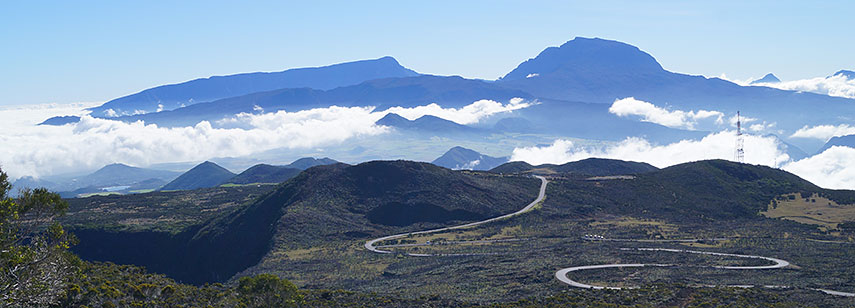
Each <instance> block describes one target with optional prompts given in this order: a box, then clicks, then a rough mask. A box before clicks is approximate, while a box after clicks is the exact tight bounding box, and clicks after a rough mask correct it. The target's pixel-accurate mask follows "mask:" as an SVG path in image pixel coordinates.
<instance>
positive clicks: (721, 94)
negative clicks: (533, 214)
mask: <svg viewBox="0 0 855 308" xmlns="http://www.w3.org/2000/svg"><path fill="white" fill-rule="evenodd" d="M329 76H338V77H336V78H327V77H329ZM835 76H838V77H835ZM847 76H848V75H846V71H841V72H838V73H836V74H834V75H833V76H831V77H834V78H844V80H845V78H848V77H847ZM831 77H829V78H831ZM775 80H777V77H775V76H774V75H772V74H769V75H767V76H765V77H764V78H762V79H760V80H757V81H756V83H755V85H757V86H741V85H739V84H735V83H732V82H729V81H726V80H723V79H719V78H706V77H703V76H692V75H686V74H680V73H674V72H670V71H668V70H666V69H665V68H663V66H662V65H661V64H660V63H658V62H657V61H656V59H655V58H654V57H653V56H652V55H650V54H648V53H646V52H644V51H642V50H641V49H639V48H637V47H635V46H632V45H629V44H625V43H622V42H617V41H610V40H605V39H599V38H576V39H573V40H571V41H568V42H566V43H564V44H562V45H560V46H557V47H549V48H546V49H545V50H543V51H542V52H541V53H540V54H538V55H537V56H536V57H534V58H531V59H529V60H527V61H525V62H523V63H521V64H520V65H518V66H517V67H516V68H515V69H514V70H512V71H511V72H509V73H508V74H506V75H505V76H503V77H502V78H500V79H499V80H496V81H483V80H472V79H465V78H461V77H456V76H434V75H420V74H417V73H415V72H413V71H412V70H409V69H407V68H405V67H404V66H402V65H400V64H399V63H398V62H397V61H396V60H394V59H393V58H391V57H384V58H380V59H377V60H366V61H357V62H351V63H343V64H337V65H332V66H328V67H321V68H307V69H294V70H287V71H283V72H279V73H252V74H240V75H231V76H222V77H212V78H208V79H199V80H193V81H189V82H186V83H181V84H176V85H168V86H163V87H157V88H152V89H148V90H144V91H142V92H140V93H137V94H134V95H130V96H126V97H123V98H118V99H115V100H112V101H110V102H108V103H106V104H104V105H102V106H100V107H96V108H93V109H92V110H93V112H92V113H91V116H93V117H95V118H84V119H81V120H80V122H76V121H77V118H54V119H51V120H48V121H46V124H62V123H72V124H73V123H77V124H75V125H77V127H81V126H83V127H89V129H88V130H87V131H93V132H94V131H102V130H104V129H108V130H121V131H125V130H127V131H128V134H134V133H132V132H134V131H137V130H145V131H146V133H152V132H155V131H156V132H159V133H161V134H162V135H163V136H164V138H167V137H168V138H173V139H175V141H174V142H175V143H176V144H182V145H187V146H188V148H192V147H208V146H209V145H210V144H224V145H225V146H221V147H216V148H213V149H212V150H213V151H214V152H213V153H212V154H211V156H210V157H201V156H199V155H198V152H199V151H195V152H194V151H190V150H188V151H184V154H182V155H183V156H182V157H174V155H172V156H173V157H172V158H170V157H169V156H166V155H161V156H158V157H153V158H149V159H148V161H156V162H166V161H165V160H169V159H173V160H177V161H201V160H205V159H210V158H213V157H236V158H239V157H253V156H255V157H256V158H257V161H260V162H270V163H274V164H275V163H277V162H273V161H271V159H272V158H275V157H277V156H281V155H282V154H283V153H286V154H287V153H293V152H295V151H296V152H298V153H299V152H302V153H304V154H302V156H307V155H317V154H312V153H310V152H308V151H309V149H312V150H315V149H317V150H323V153H324V154H322V155H327V156H332V157H336V158H339V159H343V160H345V161H348V162H361V161H365V160H370V159H377V158H409V159H415V160H424V161H429V160H432V159H434V158H436V157H437V156H439V155H441V154H442V152H441V151H443V150H444V149H449V148H452V147H455V146H464V147H467V148H475V149H490V151H491V152H493V153H506V154H505V155H508V156H513V153H514V152H515V151H517V150H519V149H524V148H532V147H540V148H542V149H543V151H548V150H550V148H549V147H550V145H551V144H553V143H554V142H557V141H558V140H564V141H572V142H571V143H572V145H573V146H572V148H568V149H567V151H569V152H568V155H565V156H573V155H576V154H574V153H589V154H591V156H600V157H611V158H624V159H634V158H633V157H626V156H621V155H630V154H627V153H629V152H627V151H625V150H622V151H618V149H619V148H621V147H632V148H634V150H633V151H635V152H643V151H644V150H642V149H643V148H645V147H648V148H651V149H659V150H662V151H677V150H678V149H679V151H695V152H698V154H686V155H678V154H674V155H665V156H668V157H675V158H677V159H672V160H671V161H668V162H667V164H668V165H670V164H675V163H680V162H685V161H688V160H686V159H689V157H696V158H694V159H702V158H726V159H732V157H733V156H732V153H733V149H732V148H733V143H732V142H729V144H724V143H723V142H722V141H724V140H725V139H726V138H725V136H724V135H722V134H726V133H728V132H732V130H733V129H734V126H735V117H734V116H735V114H736V112H737V111H741V113H742V114H743V115H744V117H743V118H742V124H743V128H744V130H745V132H747V133H748V134H752V135H753V136H757V140H756V141H755V140H754V139H750V140H749V141H750V143H749V145H748V149H747V152H748V153H749V155H747V157H748V159H749V162H753V163H761V164H767V165H773V166H775V167H782V168H793V169H788V170H796V169H795V168H796V167H790V166H795V165H791V164H793V163H795V162H796V161H800V160H802V159H803V158H804V157H803V156H804V155H802V154H799V153H804V152H807V153H814V152H815V151H816V150H818V149H820V148H821V147H822V145H823V144H824V143H825V141H826V140H827V139H828V138H831V137H834V136H836V134H837V133H836V131H835V133H831V135H827V134H826V133H817V132H818V130H819V129H820V128H825V127H834V128H835V129H837V128H841V127H843V128H845V127H844V126H845V125H847V123H849V120H847V119H846V118H845V117H839V116H837V115H845V114H855V100H853V99H849V98H846V97H837V96H830V95H832V94H829V95H821V94H816V93H808V92H803V91H788V90H781V89H777V88H772V86H773V85H774V87H787V86H789V85H788V83H787V82H780V83H778V82H775ZM250 84H252V85H253V86H249V85H250ZM777 84H780V85H777ZM209 89H216V90H211V91H208V90H209ZM209 92H210V93H209ZM829 93H830V92H829ZM191 99H192V101H191ZM158 100H159V101H161V102H163V101H169V103H168V104H167V105H169V106H172V107H163V108H162V109H163V110H162V111H160V112H157V110H156V109H161V108H159V107H157V104H156V102H157V101H158ZM180 104H184V106H183V107H181V106H180ZM167 105H164V106H167ZM139 108H145V109H139ZM153 108H154V109H153ZM170 108H174V109H172V110H169V109H170ZM109 109H112V110H113V111H116V110H120V111H121V112H117V113H116V114H115V115H116V116H117V117H107V116H108V114H105V111H106V110H109ZM132 109H134V110H136V109H139V110H141V111H145V113H142V112H133V111H131V110H132ZM99 113H100V114H99ZM109 113H110V114H109V115H114V114H112V112H109ZM793 115H798V116H797V117H794V116H793ZM107 119H109V120H111V121H108V122H105V121H106V120H107ZM113 121H122V122H124V123H127V124H116V123H115V122H113ZM136 121H144V122H143V123H145V124H146V125H148V126H141V124H140V123H138V122H136ZM204 121H207V122H204ZM134 123H137V124H134ZM321 123H327V124H321ZM151 124H156V125H157V126H156V127H155V126H153V125H151ZM318 125H327V126H328V127H327V126H325V127H323V128H321V127H320V126H318ZM107 127H109V128H107ZM345 127H347V129H343V128H345ZM333 128H342V129H340V130H339V129H333ZM78 131H83V130H81V129H80V128H78ZM136 134H139V133H136ZM187 136H204V137H193V138H190V137H187ZM250 136H254V137H250ZM262 136H264V137H262ZM291 136H293V137H291ZM390 137H391V138H395V139H397V140H401V142H395V143H390V142H386V141H388V138H390ZM714 137H715V138H714ZM202 139H207V140H210V141H209V142H207V144H205V145H202V144H195V143H196V142H199V141H196V140H202ZM229 140H240V142H239V143H235V142H230V141H229ZM357 140H358V141H359V142H356V141H357ZM564 141H562V142H564ZM171 142H172V141H171ZM425 142H428V143H429V144H430V146H427V145H426V144H425ZM681 142H682V143H687V144H689V145H690V146H689V148H687V147H677V146H672V145H677V144H678V143H681ZM711 142H713V143H715V144H709V143H711ZM565 143H566V142H565ZM133 144H139V145H134V146H144V144H146V143H144V142H138V143H133ZM417 144H425V146H417ZM568 144H569V143H568ZM105 146H107V147H109V146H108V145H105ZM725 147H727V148H728V149H725ZM751 147H755V148H751ZM757 147H759V148H757ZM249 148H251V149H257V150H254V151H250V152H248V151H247V149H249ZM701 148H715V149H717V150H716V151H709V152H707V154H706V156H703V155H702V154H703V153H702V150H701ZM800 148H801V149H800ZM354 149H361V150H359V151H354ZM162 151H163V150H160V149H158V150H154V151H145V152H148V153H153V154H154V155H160V154H159V153H161V152H162ZM543 151H541V152H543ZM108 152H109V151H108ZM647 152H650V150H647ZM315 153H320V152H315ZM391 153H394V154H393V155H396V156H392V157H390V156H389V155H390V154H391ZM619 153H623V154H619ZM849 154H850V153H847V154H846V155H849ZM851 154H852V155H855V153H851ZM290 155H295V156H296V155H300V154H297V153H294V154H290ZM580 155H581V154H580ZM710 155H711V156H710ZM290 157H294V156H290ZM522 157H523V156H519V155H517V156H516V157H515V159H523V158H522ZM556 157H559V156H556ZM660 157H662V155H660ZM679 157H685V158H683V159H680V158H679ZM836 157H839V156H836ZM126 159H127V157H121V158H114V159H113V161H127V160H126ZM135 159H136V158H135ZM637 159H638V160H644V158H642V157H639V158H637ZM823 159H834V158H831V156H829V157H825V158H823ZM646 161H647V162H650V163H653V161H651V160H646ZM556 162H557V161H556ZM657 164H658V165H659V166H663V167H664V166H666V165H663V164H662V163H657ZM803 164H807V162H805V163H803ZM241 168H245V166H242V167H241ZM801 168H808V167H801ZM839 174H844V173H839ZM814 180H816V179H814ZM846 181H849V180H846V179H843V178H835V179H833V180H829V182H828V183H823V185H826V186H828V185H829V184H831V185H834V187H841V186H839V185H843V184H842V183H844V182H846ZM832 183H835V184H832Z"/></svg>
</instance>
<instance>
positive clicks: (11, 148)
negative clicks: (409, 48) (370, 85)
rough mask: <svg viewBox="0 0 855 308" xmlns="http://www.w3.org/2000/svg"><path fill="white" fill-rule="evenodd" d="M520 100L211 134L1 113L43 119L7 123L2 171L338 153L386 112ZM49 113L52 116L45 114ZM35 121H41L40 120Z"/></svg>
mask: <svg viewBox="0 0 855 308" xmlns="http://www.w3.org/2000/svg"><path fill="white" fill-rule="evenodd" d="M529 105H530V104H529V103H524V102H522V100H518V99H515V100H512V101H511V102H509V103H508V104H501V103H498V102H494V101H487V100H482V101H477V102H474V103H472V104H470V105H468V106H464V107H461V108H457V109H454V108H448V109H446V108H441V107H439V106H436V105H435V104H431V105H427V106H418V107H414V108H401V107H394V108H391V109H389V110H385V111H376V110H375V108H374V107H337V106H332V107H328V108H317V109H311V110H303V111H297V112H286V111H278V112H275V113H260V114H249V113H243V114H238V115H236V116H234V117H233V118H230V119H226V120H224V121H222V122H218V124H223V125H222V127H213V126H212V125H211V123H209V122H207V121H203V122H200V123H198V124H196V125H194V126H187V127H174V128H166V127H159V126H157V125H154V124H146V123H144V122H142V121H137V122H133V123H124V122H120V121H115V120H111V119H100V118H93V117H91V116H88V115H85V112H82V111H81V109H82V107H81V106H76V107H74V108H70V107H66V108H58V109H57V110H51V111H49V112H48V111H44V112H38V110H33V109H21V110H12V111H7V110H0V118H3V119H7V118H12V117H13V116H14V115H16V114H26V113H28V112H30V113H33V112H36V113H40V115H39V116H38V117H35V116H30V117H29V118H28V119H29V120H27V121H11V122H13V123H5V122H4V123H2V124H0V128H2V129H4V130H3V133H2V134H0V167H2V168H3V170H4V171H6V172H8V173H9V175H10V176H12V177H13V178H16V177H20V176H27V175H28V176H35V177H39V176H45V175H53V174H57V173H63V172H70V171H82V170H91V169H95V168H100V167H101V166H104V165H106V164H110V163H125V164H130V165H135V166H148V165H151V164H155V163H166V162H186V161H202V160H206V159H210V158H213V157H240V156H247V155H251V154H253V153H259V152H263V151H266V150H271V149H277V148H285V149H309V148H323V147H326V146H336V145H339V144H341V143H343V142H346V141H349V140H354V139H358V138H361V137H367V136H375V135H380V134H384V133H387V132H389V131H391V129H390V128H389V127H385V126H379V125H376V124H375V122H376V121H377V120H379V119H381V118H382V117H383V116H385V115H386V114H388V113H389V112H392V111H394V112H399V113H401V114H402V115H404V116H409V117H420V116H423V115H428V114H429V115H434V116H438V117H442V118H446V117H447V118H449V120H452V121H455V122H458V123H462V124H471V123H477V122H478V121H480V120H482V119H484V118H486V117H489V116H491V115H494V114H497V113H501V112H507V111H511V110H517V109H520V108H525V107H527V106H529ZM48 109H50V108H48ZM74 109H76V110H77V113H76V114H78V115H81V116H82V117H81V120H80V121H79V122H78V123H75V124H69V125H64V126H35V125H34V124H36V123H38V122H40V121H42V120H44V119H45V118H47V117H50V116H53V115H59V114H69V113H71V112H69V110H74ZM36 119H38V120H36Z"/></svg>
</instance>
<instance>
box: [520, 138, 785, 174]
mask: <svg viewBox="0 0 855 308" xmlns="http://www.w3.org/2000/svg"><path fill="white" fill-rule="evenodd" d="M744 136H745V161H746V162H747V163H752V164H763V165H768V166H776V165H780V164H781V163H784V162H786V161H788V160H789V159H790V158H789V155H787V154H786V153H784V150H783V147H782V145H781V144H780V142H779V141H778V139H777V138H774V137H763V136H756V135H744ZM735 146H736V133H735V132H734V131H723V132H719V133H714V134H709V135H707V136H706V137H704V138H703V139H701V140H683V141H680V142H676V143H672V144H668V145H654V144H652V143H650V142H649V141H647V140H645V139H641V138H636V137H631V138H627V139H624V140H623V141H621V142H618V143H612V144H607V145H602V146H594V147H581V146H575V145H574V144H573V142H572V141H569V140H564V139H558V140H555V141H554V142H553V143H552V144H551V145H549V146H544V147H525V148H516V149H514V151H513V154H511V160H512V161H514V160H519V161H525V162H528V163H530V164H542V163H553V164H562V163H566V162H570V161H576V160H581V159H585V158H590V157H602V158H612V159H620V160H630V161H640V162H646V163H649V164H651V165H654V166H656V167H660V168H663V167H668V166H671V165H675V164H680V163H685V162H691V161H698V160H704V159H728V160H733V159H734V154H735Z"/></svg>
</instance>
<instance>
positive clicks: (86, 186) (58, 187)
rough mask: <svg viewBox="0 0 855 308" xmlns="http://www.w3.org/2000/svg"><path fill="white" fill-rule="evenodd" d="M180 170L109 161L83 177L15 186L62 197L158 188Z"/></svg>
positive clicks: (24, 181) (28, 179) (22, 181)
mask: <svg viewBox="0 0 855 308" xmlns="http://www.w3.org/2000/svg"><path fill="white" fill-rule="evenodd" d="M180 174H181V173H180V172H174V171H166V170H155V169H146V168H139V167H132V166H128V165H125V164H110V165H107V166H104V167H103V168H101V169H98V170H97V171H95V172H93V173H91V174H87V175H82V176H72V177H68V176H56V177H49V178H47V179H34V178H32V177H22V178H20V179H18V180H17V181H15V183H14V184H13V186H14V187H15V188H16V189H18V188H37V187H46V188H48V189H51V190H53V191H59V192H62V195H63V196H69V197H74V196H78V195H80V194H89V193H102V192H103V193H106V192H116V193H125V192H129V191H142V190H151V189H156V188H158V187H160V186H163V184H166V183H167V182H168V181H171V180H173V179H175V178H176V177H177V176H178V175H180Z"/></svg>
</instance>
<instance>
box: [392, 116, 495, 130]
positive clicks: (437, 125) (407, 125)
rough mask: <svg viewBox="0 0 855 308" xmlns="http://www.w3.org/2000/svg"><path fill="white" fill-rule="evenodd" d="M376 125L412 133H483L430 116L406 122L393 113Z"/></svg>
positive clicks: (405, 119) (406, 120)
mask: <svg viewBox="0 0 855 308" xmlns="http://www.w3.org/2000/svg"><path fill="white" fill-rule="evenodd" d="M376 124H377V125H383V126H389V127H394V128H397V129H401V130H408V131H414V132H428V133H443V134H477V133H483V132H484V131H483V130H480V129H477V128H473V127H469V126H466V125H461V124H457V123H456V122H453V121H449V120H446V119H443V118H440V117H436V116H432V115H426V116H422V117H420V118H418V119H415V120H408V119H407V118H404V117H402V116H400V115H397V114H395V113H390V114H387V115H386V116H384V117H383V118H382V119H380V120H377V122H376Z"/></svg>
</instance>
